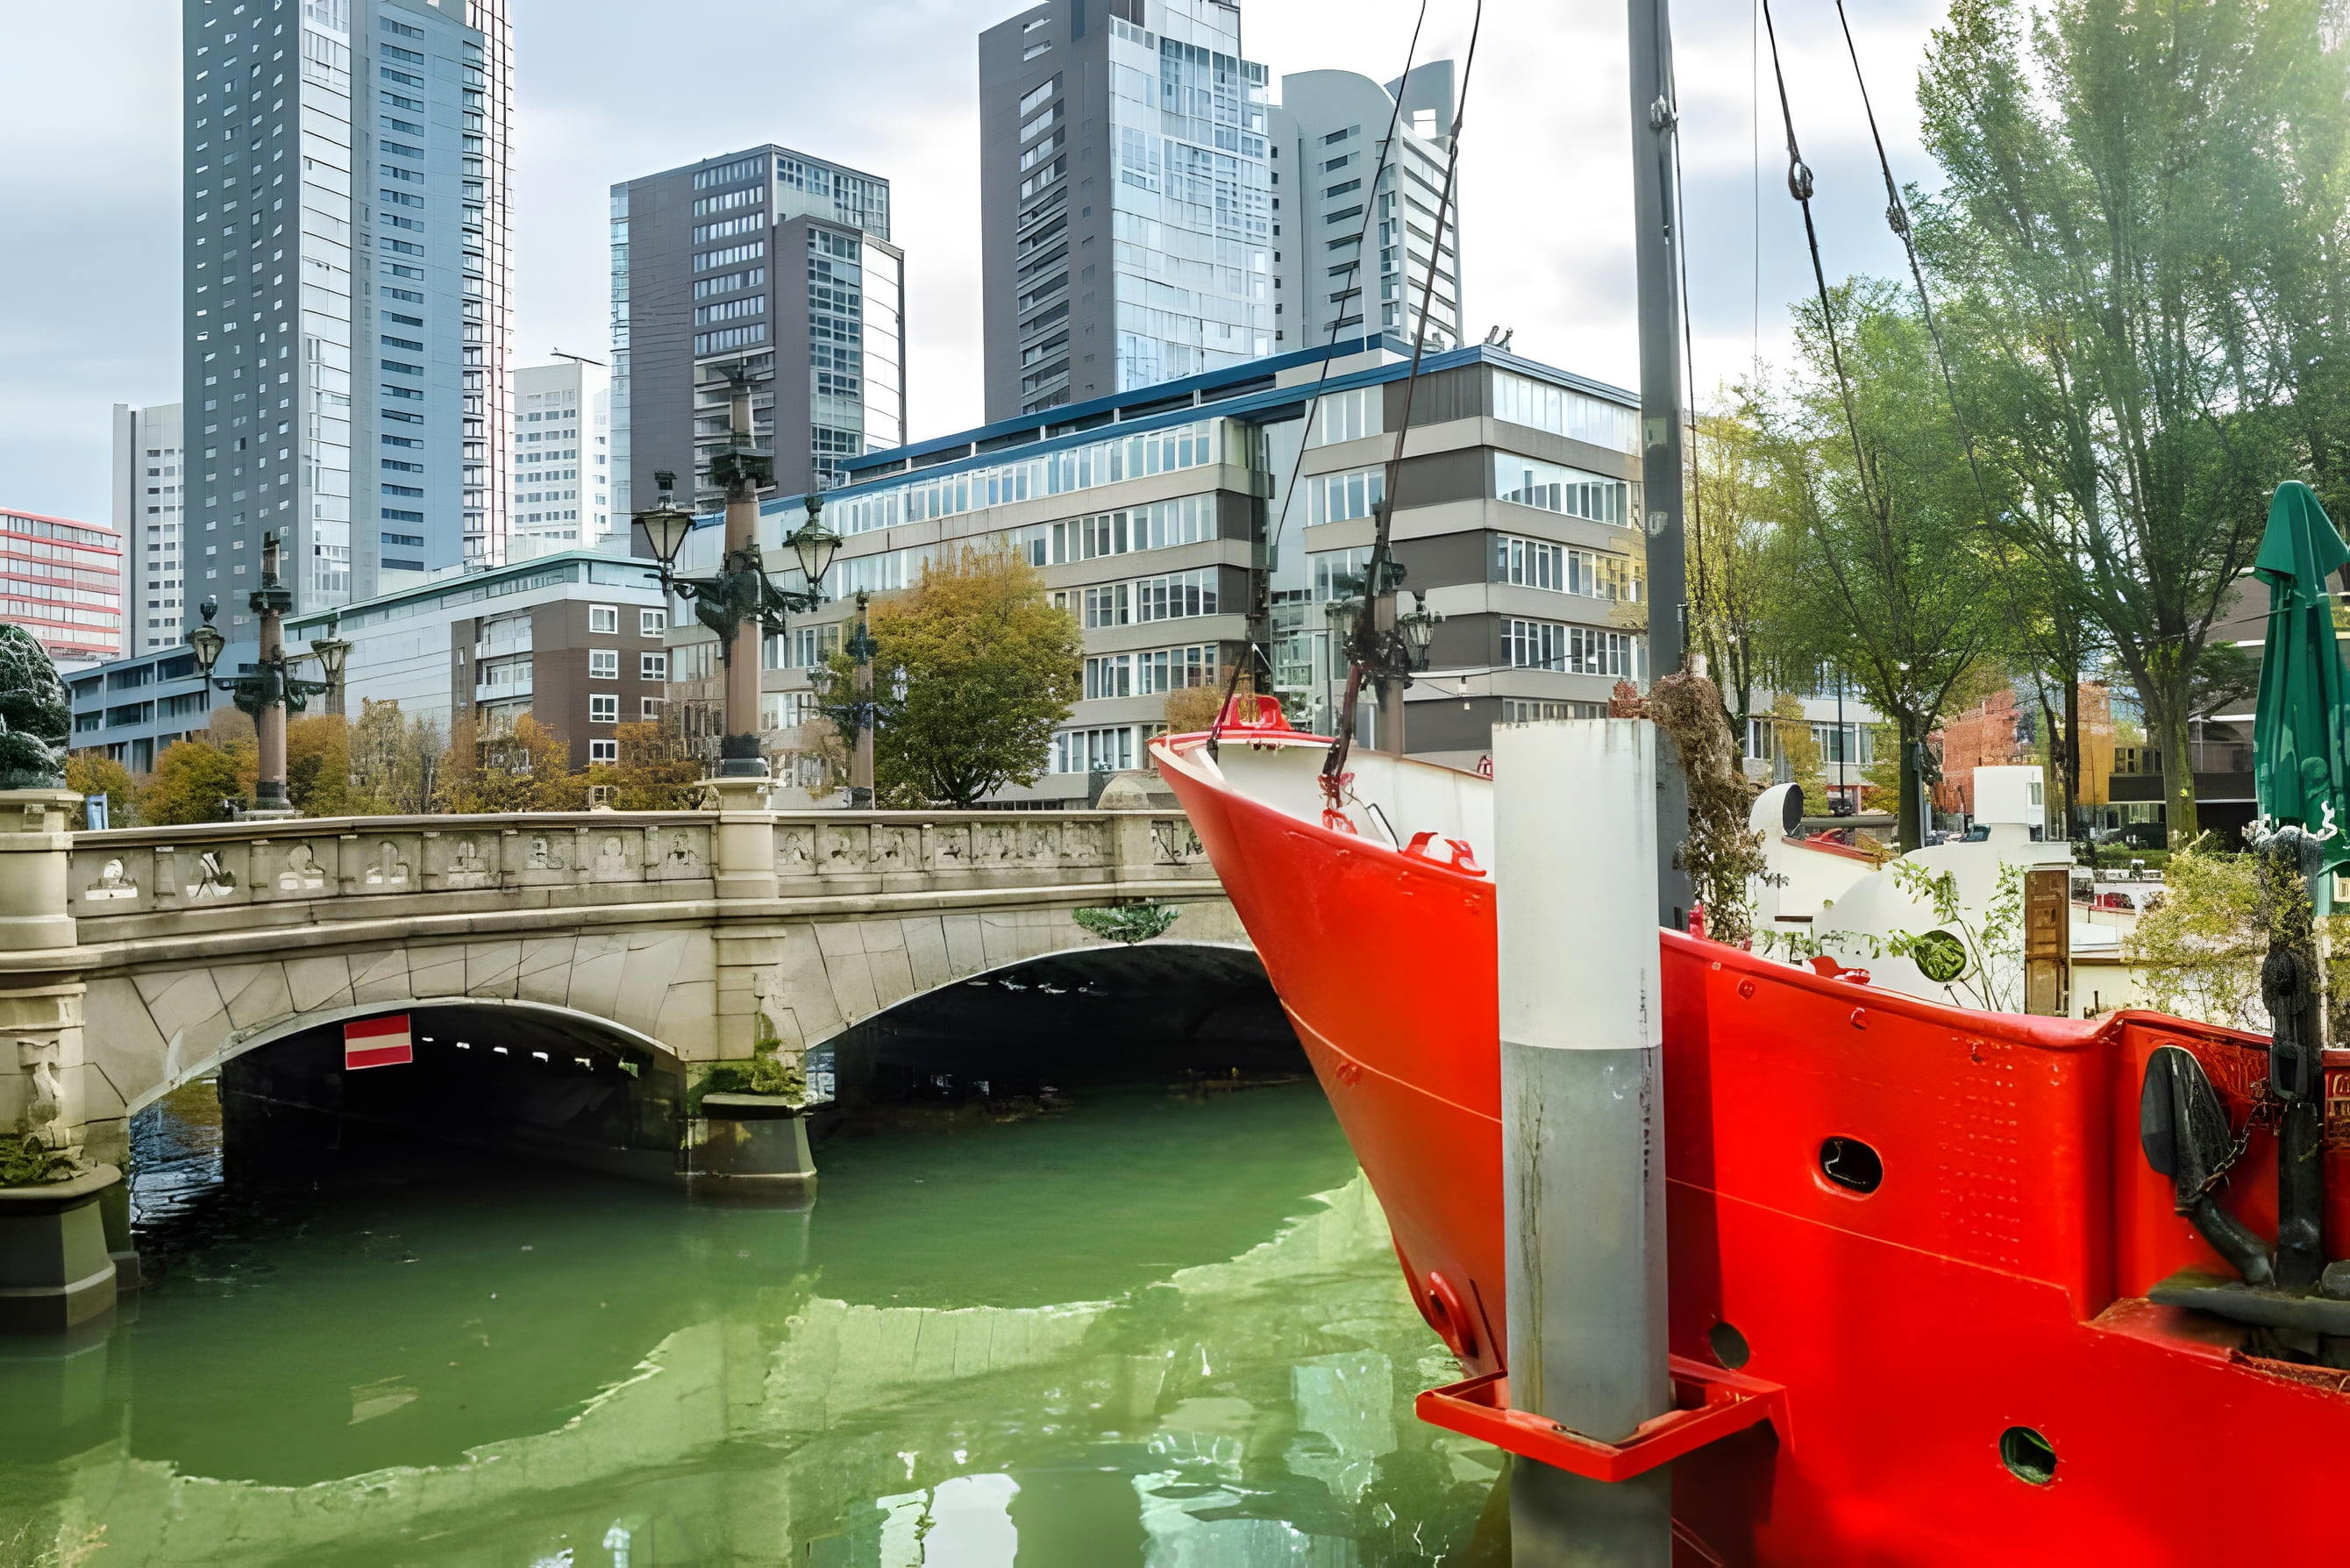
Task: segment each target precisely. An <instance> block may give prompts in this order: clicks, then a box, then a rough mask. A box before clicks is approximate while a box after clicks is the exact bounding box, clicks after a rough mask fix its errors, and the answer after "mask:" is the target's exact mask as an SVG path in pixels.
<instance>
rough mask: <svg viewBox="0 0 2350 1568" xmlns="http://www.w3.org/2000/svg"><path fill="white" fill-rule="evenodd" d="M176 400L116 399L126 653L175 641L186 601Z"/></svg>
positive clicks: (183, 480)
mask: <svg viewBox="0 0 2350 1568" xmlns="http://www.w3.org/2000/svg"><path fill="white" fill-rule="evenodd" d="M180 407H181V405H179V404H178V403H159V404H157V405H156V406H155V407H153V408H147V409H134V408H132V407H131V406H130V405H129V404H128V403H117V404H115V405H114V527H115V532H117V533H119V534H120V535H122V550H123V568H122V570H123V580H122V625H123V639H122V646H123V652H124V654H125V655H126V656H129V655H136V654H141V653H153V652H156V651H158V650H159V649H165V648H170V647H173V646H176V645H177V644H178V643H179V642H180V641H181V640H182V637H183V635H184V633H185V629H186V627H187V624H188V621H189V619H190V618H191V610H190V607H189V605H188V604H187V602H186V582H187V578H186V572H187V565H186V560H185V557H184V556H182V547H183V546H184V545H185V544H186V540H185V539H184V538H183V537H182V528H183V527H184V526H185V523H184V519H185V517H186V514H187V513H186V503H185V496H186V493H187V474H186V472H185V464H184V462H183V461H182V460H183V459H184V458H185V456H186V452H185V450H184V448H183V446H182V434H181V422H180Z"/></svg>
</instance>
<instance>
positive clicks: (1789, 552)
mask: <svg viewBox="0 0 2350 1568" xmlns="http://www.w3.org/2000/svg"><path fill="white" fill-rule="evenodd" d="M1689 453H1690V473H1689V482H1688V484H1689V502H1688V506H1687V514H1688V517H1689V550H1688V556H1689V561H1688V576H1689V611H1688V613H1689V640H1690V651H1691V652H1693V653H1695V654H1697V655H1698V656H1699V657H1700V658H1702V659H1704V661H1705V671H1706V674H1707V676H1708V678H1709V679H1711V680H1712V682H1713V684H1714V686H1715V687H1716V689H1718V690H1719V691H1720V692H1721V708H1722V718H1723V719H1724V720H1725V721H1726V722H1728V723H1729V725H1730V732H1731V735H1733V736H1736V737H1739V738H1741V743H1743V737H1744V735H1745V734H1746V729H1747V721H1748V720H1750V719H1752V717H1753V716H1754V698H1755V695H1756V693H1757V692H1758V691H1761V690H1763V689H1764V688H1766V687H1769V686H1772V685H1773V684H1776V683H1777V681H1778V680H1782V679H1784V678H1785V677H1786V676H1787V675H1788V673H1789V671H1788V670H1785V669H1783V668H1781V665H1782V664H1783V659H1778V658H1777V657H1775V656H1776V655H1779V654H1780V653H1782V652H1783V647H1784V644H1783V641H1782V639H1780V638H1779V637H1778V635H1777V633H1778V631H1779V628H1778V627H1777V625H1776V624H1775V622H1776V620H1777V618H1779V617H1780V616H1782V615H1783V614H1784V612H1785V610H1786V608H1787V606H1788V602H1789V593H1788V588H1789V584H1790V581H1791V573H1792V571H1793V569H1794V554H1795V552H1794V548H1793V547H1792V542H1791V539H1790V536H1789V535H1788V533H1787V531H1786V530H1784V529H1783V528H1781V527H1779V526H1778V525H1777V524H1776V522H1775V521H1774V519H1773V514H1772V508H1771V505H1770V493H1771V472H1770V465H1769V462H1768V461H1767V453H1766V452H1765V450H1764V448H1763V439H1762V431H1760V429H1759V428H1758V427H1757V424H1756V421H1755V418H1754V415H1753V412H1752V398H1751V397H1749V396H1744V395H1742V396H1741V403H1740V406H1739V407H1738V408H1736V409H1735V410H1732V411H1731V412H1727V413H1713V414H1704V413H1701V414H1700V415H1698V416H1697V418H1696V420H1695V421H1693V422H1692V423H1691V424H1690V431H1689Z"/></svg>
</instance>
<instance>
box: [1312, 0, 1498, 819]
mask: <svg viewBox="0 0 2350 1568" xmlns="http://www.w3.org/2000/svg"><path fill="white" fill-rule="evenodd" d="M1484 29H1485V0H1477V7H1476V10H1475V11H1474V12H1473V13H1472V14H1471V18H1470V22H1469V50H1468V53H1467V55H1466V56H1465V57H1463V58H1462V60H1461V89H1460V91H1459V93H1458V94H1457V95H1456V96H1455V97H1454V99H1453V103H1452V134H1451V145H1450V146H1448V147H1447V148H1446V149H1445V154H1444V189H1443V191H1442V192H1440V193H1439V194H1438V196H1437V199H1436V233H1435V235H1434V236H1433V237H1432V238H1431V239H1430V242H1429V246H1428V266H1427V269H1426V270H1425V271H1424V272H1423V273H1422V274H1421V278H1420V289H1419V330H1417V331H1415V332H1414V333H1413V334H1412V335H1411V368H1410V369H1409V370H1408V371H1407V372H1406V373H1405V375H1404V383H1403V417H1402V418H1401V419H1400V420H1399V421H1396V438H1395V447H1394V449H1393V450H1392V451H1391V452H1389V453H1388V461H1387V468H1386V472H1385V473H1384V474H1383V475H1382V477H1381V479H1380V483H1379V504H1378V506H1377V507H1376V508H1375V509H1374V522H1373V525H1372V534H1371V558H1370V562H1369V564H1368V566H1367V570H1366V575H1365V581H1364V584H1363V613H1362V615H1361V617H1360V618H1358V619H1357V622H1356V626H1355V645H1356V646H1355V647H1354V648H1353V649H1350V650H1349V652H1350V654H1351V657H1350V658H1349V659H1347V694H1346V700H1345V705H1344V706H1343V707H1342V708H1341V709H1340V711H1339V713H1338V717H1337V723H1336V736H1335V738H1334V739H1333V741H1332V742H1331V746H1330V752H1329V754H1328V755H1327V756H1326V757H1325V758H1323V760H1322V794H1323V798H1324V805H1325V808H1326V809H1325V812H1324V815H1325V819H1327V818H1328V817H1329V816H1330V815H1333V814H1335V813H1336V811H1337V809H1338V796H1339V792H1340V791H1341V790H1342V789H1343V788H1344V785H1345V780H1346V776H1347V754H1348V753H1350V752H1351V751H1352V750H1353V749H1354V744H1355V705H1356V702H1357V699H1358V698H1359V697H1360V695H1361V692H1362V689H1363V674H1364V665H1365V660H1364V654H1365V653H1366V652H1367V646H1366V645H1367V641H1368V639H1369V634H1370V628H1371V621H1372V618H1373V611H1372V606H1373V605H1374V603H1375V602H1376V601H1377V600H1378V597H1379V590H1380V589H1381V588H1382V587H1388V584H1387V576H1388V562H1389V561H1390V560H1391V559H1392V558H1393V556H1394V554H1395V540H1394V533H1395V497H1396V485H1397V483H1398V481H1399V479H1400V478H1401V475H1402V471H1403V445H1404V437H1405V435H1406V433H1407V432H1409V431H1410V429H1411V410H1412V403H1413V400H1414V399H1415V398H1417V396H1418V395H1419V363H1420V359H1421V358H1422V356H1423V355H1424V354H1425V353H1426V351H1427V348H1428V310H1429V306H1430V305H1431V304H1432V303H1433V302H1434V298H1435V294H1436V263H1437V259H1438V258H1439V257H1440V256H1441V255H1442V254H1444V229H1445V222H1446V220H1447V218H1448V217H1449V216H1450V214H1451V211H1452V189H1453V183H1454V182H1455V180H1456V179H1457V178H1458V177H1459V174H1460V171H1461V126H1462V124H1463V123H1465V122H1466V120H1467V119H1468V118H1469V83H1470V78H1471V77H1473V76H1474V75H1475V74H1476V70H1477V40H1478V38H1479V37H1480V36H1482V34H1483V32H1484ZM1398 101H1399V102H1400V101H1401V100H1400V99H1399V100H1398ZM1376 194H1377V193H1376V192H1374V196H1375V197H1376ZM1396 198H1397V200H1396V211H1397V213H1399V214H1400V213H1402V211H1403V200H1402V198H1403V175H1402V170H1401V166H1400V164H1399V166H1398V170H1397V175H1396ZM1371 205H1372V210H1373V211H1374V212H1376V211H1377V210H1378V202H1377V201H1376V200H1374V201H1373V202H1372V203H1371ZM1398 222H1399V223H1400V222H1401V218H1400V216H1399V219H1398ZM1456 244H1457V242H1456ZM1399 249H1400V250H1402V252H1403V254H1404V256H1405V258H1406V260H1407V263H1408V262H1409V257H1410V254H1411V252H1410V247H1409V246H1408V245H1405V246H1399ZM1455 254H1456V255H1457V254H1458V252H1457V250H1456V252H1455ZM1453 317H1454V323H1455V326H1456V327H1457V326H1458V324H1459V318H1460V306H1459V305H1458V304H1457V303H1456V304H1455V305H1454V306H1453ZM1301 455H1302V453H1301ZM1389 591H1392V589H1391V588H1390V589H1389ZM1400 738H1401V737H1400V736H1399V737H1397V739H1398V740H1400ZM1398 754H1399V755H1400V754H1401V753H1400V752H1399V753H1398Z"/></svg>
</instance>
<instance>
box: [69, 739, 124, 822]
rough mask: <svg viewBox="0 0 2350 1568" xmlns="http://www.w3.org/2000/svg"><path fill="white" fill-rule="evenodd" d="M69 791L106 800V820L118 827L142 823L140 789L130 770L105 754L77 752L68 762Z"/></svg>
mask: <svg viewBox="0 0 2350 1568" xmlns="http://www.w3.org/2000/svg"><path fill="white" fill-rule="evenodd" d="M66 788H68V789H69V790H73V791H75V792H77V793H78V794H84V795H93V794H99V795H104V796H105V797H106V820H107V821H108V822H109V824H111V825H112V826H116V827H132V826H137V825H138V822H139V786H138V785H137V784H135V783H134V782H133V781H132V779H131V777H130V769H129V768H126V767H124V766H123V765H122V764H121V763H118V762H116V761H115V760H114V759H113V758H112V757H109V756H108V755H107V754H106V753H104V752H76V753H74V754H73V755H71V756H69V757H68V758H67V759H66Z"/></svg>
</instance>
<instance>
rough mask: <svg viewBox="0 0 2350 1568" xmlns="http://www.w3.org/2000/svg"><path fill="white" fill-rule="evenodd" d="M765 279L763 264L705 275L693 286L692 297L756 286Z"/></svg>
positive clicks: (765, 271) (698, 297)
mask: <svg viewBox="0 0 2350 1568" xmlns="http://www.w3.org/2000/svg"><path fill="white" fill-rule="evenodd" d="M766 281H767V269H766V268H765V267H763V266H754V267H750V268H747V269H745V270H743V271H742V272H730V273H727V274H725V275H723V276H719V277H705V278H703V279H702V281H701V282H699V283H697V284H695V285H694V286H693V297H694V298H696V299H707V298H709V297H710V296H712V295H713V294H732V293H733V292H734V291H735V290H736V289H738V288H756V287H758V286H760V285H761V284H763V283H764V282H766Z"/></svg>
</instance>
